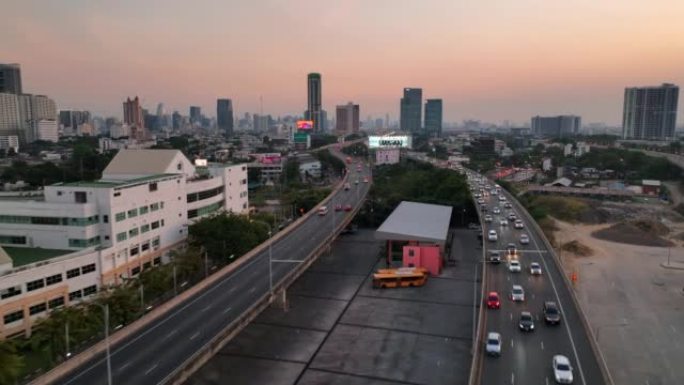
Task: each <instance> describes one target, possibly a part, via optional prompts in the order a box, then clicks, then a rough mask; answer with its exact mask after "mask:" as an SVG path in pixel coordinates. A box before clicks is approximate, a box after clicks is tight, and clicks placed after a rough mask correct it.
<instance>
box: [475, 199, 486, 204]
mask: <svg viewBox="0 0 684 385" xmlns="http://www.w3.org/2000/svg"><path fill="white" fill-rule="evenodd" d="M477 203H479V204H481V205H483V204H484V203H485V201H484V199H482V198H480V199H478V200H477Z"/></svg>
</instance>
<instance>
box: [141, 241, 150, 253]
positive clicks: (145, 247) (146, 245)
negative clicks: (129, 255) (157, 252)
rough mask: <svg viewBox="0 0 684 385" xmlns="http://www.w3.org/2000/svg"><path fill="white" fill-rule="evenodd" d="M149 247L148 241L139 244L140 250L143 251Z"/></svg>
mask: <svg viewBox="0 0 684 385" xmlns="http://www.w3.org/2000/svg"><path fill="white" fill-rule="evenodd" d="M149 249H150V243H149V242H145V243H143V244H142V245H140V250H141V251H143V252H145V251H147V250H149Z"/></svg>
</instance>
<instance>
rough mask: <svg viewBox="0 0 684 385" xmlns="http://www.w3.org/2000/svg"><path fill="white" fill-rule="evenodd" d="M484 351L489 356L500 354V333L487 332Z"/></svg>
mask: <svg viewBox="0 0 684 385" xmlns="http://www.w3.org/2000/svg"><path fill="white" fill-rule="evenodd" d="M485 351H486V352H487V355H490V356H500V355H501V334H499V333H497V332H489V333H487V342H486V343H485Z"/></svg>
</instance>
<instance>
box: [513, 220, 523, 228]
mask: <svg viewBox="0 0 684 385" xmlns="http://www.w3.org/2000/svg"><path fill="white" fill-rule="evenodd" d="M513 227H515V228H516V229H522V228H523V227H525V224H524V223H523V221H521V220H520V219H516V220H515V222H513Z"/></svg>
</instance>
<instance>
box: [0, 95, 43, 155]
mask: <svg viewBox="0 0 684 385" xmlns="http://www.w3.org/2000/svg"><path fill="white" fill-rule="evenodd" d="M41 120H55V121H56V120H57V107H56V105H55V101H54V100H52V99H50V98H48V97H47V96H45V95H31V94H9V93H0V136H4V135H16V136H17V137H19V140H20V141H21V143H30V142H33V141H34V140H36V139H38V137H37V135H36V131H37V127H38V126H37V125H38V122H39V121H41Z"/></svg>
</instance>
